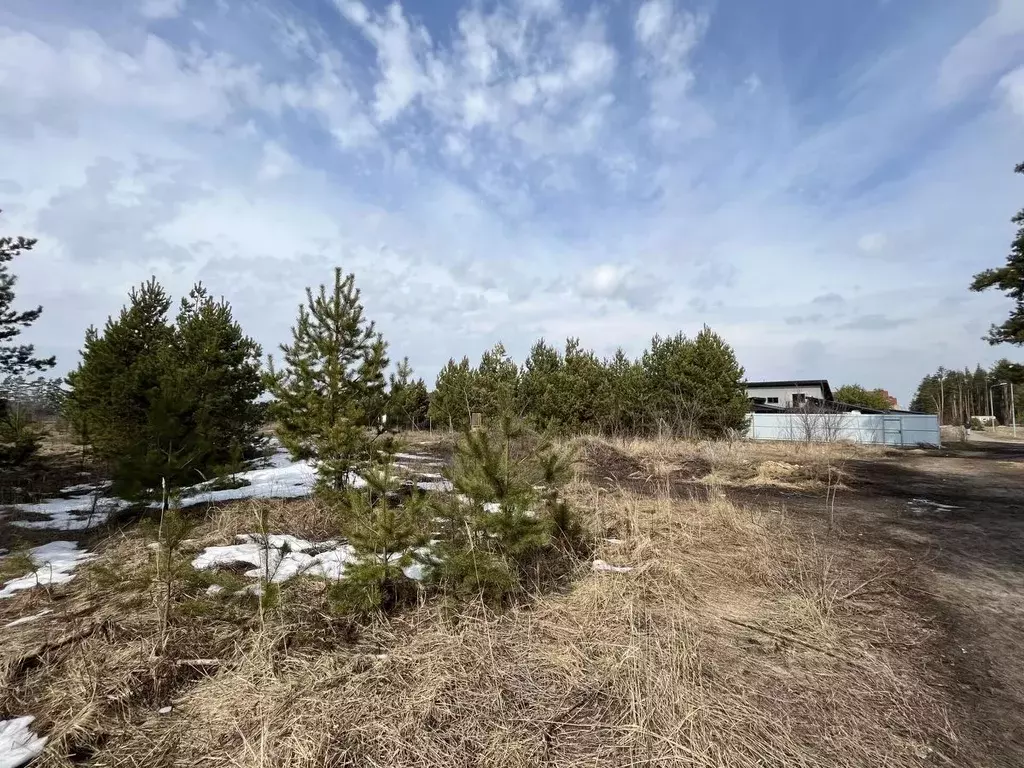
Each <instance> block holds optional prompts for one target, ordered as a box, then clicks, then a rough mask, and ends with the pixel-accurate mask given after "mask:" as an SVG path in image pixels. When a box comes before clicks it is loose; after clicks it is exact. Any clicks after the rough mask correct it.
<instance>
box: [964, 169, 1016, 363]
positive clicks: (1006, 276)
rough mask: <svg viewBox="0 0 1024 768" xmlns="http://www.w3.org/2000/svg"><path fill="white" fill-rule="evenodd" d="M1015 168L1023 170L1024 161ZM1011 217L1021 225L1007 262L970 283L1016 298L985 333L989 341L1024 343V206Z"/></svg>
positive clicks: (982, 273) (985, 289) (979, 289)
mask: <svg viewBox="0 0 1024 768" xmlns="http://www.w3.org/2000/svg"><path fill="white" fill-rule="evenodd" d="M1014 171H1015V172H1016V173H1024V163H1021V164H1020V165H1018V166H1017V167H1016V168H1015V169H1014ZM1012 221H1013V223H1014V224H1017V225H1018V229H1017V235H1016V237H1015V238H1014V240H1013V242H1012V243H1011V244H1010V253H1009V254H1008V255H1007V257H1006V266H1004V267H998V268H996V269H986V270H985V271H984V272H979V273H978V274H976V275H975V276H974V281H973V282H972V283H971V290H972V291H987V290H989V289H990V288H997V289H999V290H1000V291H1003V292H1004V293H1005V294H1006V295H1007V296H1008V297H1009V298H1010V299H1012V301H1013V308H1012V309H1011V310H1010V316H1009V317H1008V318H1007V319H1006V320H1004V321H1003V322H1002V323H1001V324H999V325H993V326H992V328H991V329H990V330H989V333H988V336H986V337H985V338H986V339H987V341H988V342H989V344H1024V209H1021V210H1020V211H1019V212H1018V213H1017V215H1015V216H1014V217H1013V219H1012Z"/></svg>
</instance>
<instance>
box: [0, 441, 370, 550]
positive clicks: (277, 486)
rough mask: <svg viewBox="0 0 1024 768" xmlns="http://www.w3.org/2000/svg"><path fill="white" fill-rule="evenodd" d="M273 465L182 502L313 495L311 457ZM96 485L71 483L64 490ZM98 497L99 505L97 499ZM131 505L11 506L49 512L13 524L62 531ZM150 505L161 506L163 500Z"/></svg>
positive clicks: (196, 491)
mask: <svg viewBox="0 0 1024 768" xmlns="http://www.w3.org/2000/svg"><path fill="white" fill-rule="evenodd" d="M269 462H270V465H271V466H269V467H265V468H262V469H253V470H249V471H247V472H239V473H237V474H236V475H234V477H235V478H236V479H237V480H239V481H242V482H245V483H248V484H247V485H243V486H242V487H240V488H225V489H219V490H215V489H213V488H211V487H210V486H211V485H212V484H213V482H215V481H211V482H206V483H200V484H198V485H194V486H191V487H189V488H183V489H182V494H183V496H182V498H181V500H180V506H181V507H182V508H186V507H194V506H196V505H197V504H212V503H215V502H219V501H235V500H237V499H269V498H277V499H294V498H301V497H303V496H309V495H310V494H311V493H312V492H313V484H314V483H315V482H316V470H315V469H314V468H313V467H312V466H311V464H310V463H309V462H308V461H296V462H292V461H290V460H287V455H286V454H281V453H277V454H274V456H272V457H270V459H269ZM348 480H349V483H350V484H351V486H352V487H353V488H362V487H364V486H365V485H366V481H365V480H363V478H361V477H359V476H358V475H356V474H355V473H350V474H349V478H348ZM81 488H90V489H94V487H93V486H71V487H69V488H65V489H64V492H68V493H70V492H72V491H73V490H76V489H81ZM94 501H95V503H96V505H95V509H94V508H93V502H94ZM129 506H131V502H128V501H125V500H124V499H118V498H96V497H94V496H92V495H89V496H77V497H75V498H71V499H50V500H48V501H42V502H38V503H34V504H12V505H10V508H11V509H12V510H14V511H16V512H31V513H34V514H38V515H46V516H47V518H48V519H46V520H15V521H14V522H13V525H17V526H19V527H21V528H36V529H39V528H46V529H54V530H59V531H80V530H85V529H87V528H91V527H92V526H94V525H100V524H102V523H105V522H106V521H107V520H108V519H109V518H110V515H111V514H112V513H114V512H116V511H118V510H120V509H125V508H126V507H129ZM150 506H152V507H159V506H160V502H153V503H152V504H151V505H150Z"/></svg>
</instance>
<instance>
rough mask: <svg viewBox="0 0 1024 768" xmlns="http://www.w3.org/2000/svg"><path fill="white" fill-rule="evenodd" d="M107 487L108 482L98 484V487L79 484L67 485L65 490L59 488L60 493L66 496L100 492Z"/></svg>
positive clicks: (90, 484)
mask: <svg viewBox="0 0 1024 768" xmlns="http://www.w3.org/2000/svg"><path fill="white" fill-rule="evenodd" d="M109 487H110V483H109V482H106V483H99V484H98V485H97V484H93V483H81V484H79V485H69V486H68V487H67V488H61V489H60V492H61V493H65V494H68V495H72V494H76V493H79V494H80V493H92V492H93V491H102V490H105V489H106V488H109Z"/></svg>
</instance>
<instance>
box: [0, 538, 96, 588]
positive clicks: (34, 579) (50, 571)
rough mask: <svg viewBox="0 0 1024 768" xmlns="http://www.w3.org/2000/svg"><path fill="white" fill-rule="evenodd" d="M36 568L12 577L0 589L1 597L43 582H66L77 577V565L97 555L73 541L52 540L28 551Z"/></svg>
mask: <svg viewBox="0 0 1024 768" xmlns="http://www.w3.org/2000/svg"><path fill="white" fill-rule="evenodd" d="M28 554H29V557H31V558H32V562H33V563H35V564H36V566H37V567H36V570H34V571H33V572H32V573H27V574H25V575H24V576H22V577H20V578H17V579H12V580H11V581H9V582H7V585H6V586H5V587H4V588H3V589H0V598H3V597H10V596H11V595H13V594H14V593H15V592H18V591H19V590H22V589H31V588H32V587H35V586H38V585H42V584H65V583H67V582H69V581H71V579H73V578H74V577H75V573H74V572H75V567H76V566H77V565H78V564H79V563H83V562H85V561H86V560H92V559H93V558H94V557H96V555H93V554H91V553H89V552H85V551H83V550H80V549H79V548H78V544H76V543H75V542H73V541H51V542H50V543H49V544H43V545H42V546H39V547H33V548H32V549H30V550H29V552H28Z"/></svg>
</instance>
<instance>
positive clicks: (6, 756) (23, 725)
mask: <svg viewBox="0 0 1024 768" xmlns="http://www.w3.org/2000/svg"><path fill="white" fill-rule="evenodd" d="M33 720H35V718H34V717H32V716H31V715H26V716H24V717H16V718H14V719H13V720H0V768H18V766H21V765H24V764H25V763H27V762H28V761H29V760H32V759H33V758H36V757H39V755H41V754H42V752H43V747H45V746H46V737H45V736H36V735H35V734H34V733H32V731H30V730H29V728H28V727H29V726H30V725H31V724H32V721H33Z"/></svg>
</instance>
